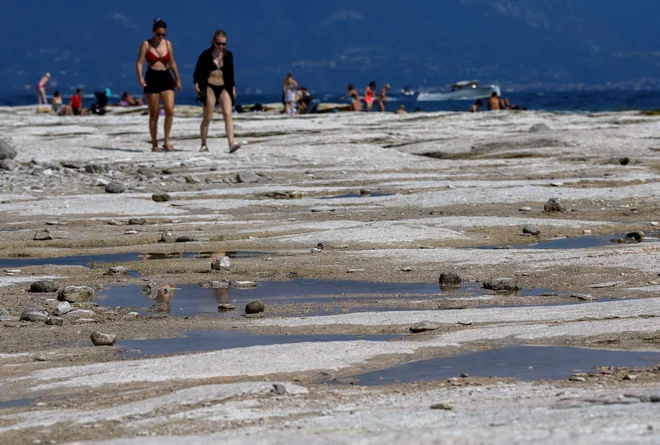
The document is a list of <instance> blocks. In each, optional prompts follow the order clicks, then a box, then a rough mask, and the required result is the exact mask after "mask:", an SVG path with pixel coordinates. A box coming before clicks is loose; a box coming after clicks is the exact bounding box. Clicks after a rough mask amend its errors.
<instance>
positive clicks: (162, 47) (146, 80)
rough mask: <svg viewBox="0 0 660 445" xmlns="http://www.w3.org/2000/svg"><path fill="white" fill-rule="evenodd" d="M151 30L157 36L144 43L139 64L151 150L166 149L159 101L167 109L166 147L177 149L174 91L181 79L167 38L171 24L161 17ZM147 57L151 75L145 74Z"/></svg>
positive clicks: (178, 90)
mask: <svg viewBox="0 0 660 445" xmlns="http://www.w3.org/2000/svg"><path fill="white" fill-rule="evenodd" d="M151 30H152V32H153V37H151V38H150V39H148V40H145V41H143V42H142V44H141V45H140V50H139V52H138V58H137V64H136V69H137V75H138V81H139V83H140V86H142V87H143V88H144V96H145V98H146V99H147V105H148V106H149V134H150V136H151V151H155V152H160V151H162V150H161V149H160V147H159V146H158V116H159V114H160V106H159V100H160V101H161V102H162V103H163V111H164V112H165V124H164V131H165V139H164V141H163V148H164V149H165V150H167V151H174V147H172V144H171V143H170V133H171V132H172V122H173V121H174V90H175V89H176V91H177V93H180V92H181V79H180V78H179V69H178V67H177V64H176V61H175V60H174V50H173V49H172V42H170V41H169V40H165V37H166V36H167V24H166V23H165V22H164V21H162V20H161V19H156V20H154V24H153V26H152V28H151ZM145 60H146V62H147V74H146V76H144V77H142V65H143V64H144V61H145ZM170 71H171V72H170Z"/></svg>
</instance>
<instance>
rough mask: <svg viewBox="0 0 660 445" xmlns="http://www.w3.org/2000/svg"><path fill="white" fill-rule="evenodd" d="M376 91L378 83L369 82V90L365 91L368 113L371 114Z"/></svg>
mask: <svg viewBox="0 0 660 445" xmlns="http://www.w3.org/2000/svg"><path fill="white" fill-rule="evenodd" d="M375 91H376V82H373V81H372V82H369V85H367V88H365V89H364V103H366V104H367V112H371V110H372V109H373V107H374V95H375V94H376V93H375Z"/></svg>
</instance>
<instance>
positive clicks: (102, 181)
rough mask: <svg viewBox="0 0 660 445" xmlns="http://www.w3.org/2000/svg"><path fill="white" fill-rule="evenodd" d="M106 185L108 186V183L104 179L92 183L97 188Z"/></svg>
mask: <svg viewBox="0 0 660 445" xmlns="http://www.w3.org/2000/svg"><path fill="white" fill-rule="evenodd" d="M108 184H110V181H109V180H108V179H105V178H98V179H97V180H96V182H95V183H94V185H96V186H97V187H105V186H107V185H108Z"/></svg>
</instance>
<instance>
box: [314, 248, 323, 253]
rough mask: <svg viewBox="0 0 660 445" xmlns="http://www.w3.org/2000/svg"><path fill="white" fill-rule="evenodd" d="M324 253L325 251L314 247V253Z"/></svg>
mask: <svg viewBox="0 0 660 445" xmlns="http://www.w3.org/2000/svg"><path fill="white" fill-rule="evenodd" d="M321 252H323V249H319V248H318V247H312V253H321Z"/></svg>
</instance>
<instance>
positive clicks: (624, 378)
mask: <svg viewBox="0 0 660 445" xmlns="http://www.w3.org/2000/svg"><path fill="white" fill-rule="evenodd" d="M636 378H637V376H636V375H634V374H626V375H624V376H623V380H635V379H636Z"/></svg>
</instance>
